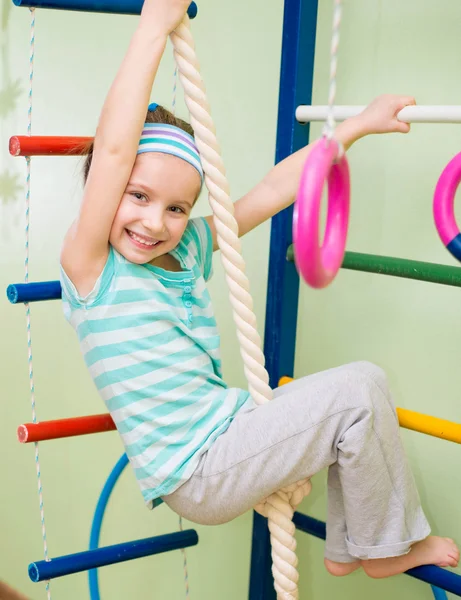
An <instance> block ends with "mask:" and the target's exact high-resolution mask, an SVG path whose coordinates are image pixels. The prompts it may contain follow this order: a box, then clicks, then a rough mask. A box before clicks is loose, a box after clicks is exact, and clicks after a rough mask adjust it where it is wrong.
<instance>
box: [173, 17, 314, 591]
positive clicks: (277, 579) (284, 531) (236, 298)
mask: <svg viewBox="0 0 461 600" xmlns="http://www.w3.org/2000/svg"><path fill="white" fill-rule="evenodd" d="M170 38H171V41H172V43H173V47H174V55H175V59H176V64H177V66H178V70H179V75H180V79H181V83H182V85H183V88H184V92H185V100H186V105H187V108H188V109H189V113H190V117H191V125H192V127H193V129H194V132H195V141H196V144H197V147H198V149H199V152H200V156H201V160H202V165H203V168H204V172H205V183H206V186H207V188H208V192H209V202H210V205H211V208H212V210H213V215H214V224H215V227H216V231H217V240H218V245H219V248H220V250H221V261H222V264H223V267H224V270H225V274H226V280H227V284H228V287H229V296H230V302H231V305H232V312H233V317H234V321H235V324H236V326H237V337H238V339H239V342H240V352H241V355H242V358H243V362H244V371H245V376H246V378H247V380H248V389H249V392H250V394H251V396H252V397H253V399H254V400H255V402H256V403H257V404H259V405H261V404H265V403H266V402H269V401H270V400H271V399H272V390H271V388H270V386H269V377H268V374H267V371H266V369H265V367H264V355H263V352H262V349H261V346H262V344H261V338H260V336H259V334H258V332H257V328H256V317H255V315H254V312H253V300H252V298H251V295H250V291H249V287H250V286H249V281H248V278H247V276H246V275H245V262H244V260H243V258H242V255H241V244H240V240H239V238H238V226H237V222H236V220H235V218H234V207H233V203H232V201H231V200H230V194H229V183H228V181H227V178H226V174H225V169H224V164H223V161H222V158H221V153H220V149H219V145H218V142H217V139H216V133H215V127H214V123H213V120H212V117H211V114H210V107H209V104H208V101H207V98H206V91H205V86H204V83H203V81H202V78H201V76H200V67H199V63H198V60H197V56H196V53H195V47H194V41H193V38H192V34H191V32H190V27H189V18H188V17H187V15H186V16H185V17H184V20H183V21H182V23H181V24H180V25H179V26H178V28H177V29H176V30H175V31H174V32H173V33H172V34H171V36H170ZM309 491H310V482H309V481H308V480H304V481H302V482H299V483H297V484H293V485H292V486H289V487H288V488H285V489H284V490H280V491H279V492H277V493H275V494H272V496H270V497H269V498H267V499H266V500H265V501H264V502H263V503H261V504H260V505H258V506H257V507H256V510H258V511H259V512H261V514H263V515H264V516H266V517H267V518H268V520H269V530H270V533H271V543H272V562H273V566H272V573H273V576H274V587H275V589H276V592H277V597H278V599H279V600H296V599H297V598H298V597H299V595H298V579H299V574H298V571H297V568H296V567H297V557H296V553H295V550H296V540H295V538H294V533H295V526H294V524H293V521H292V518H293V513H294V510H295V508H296V506H297V505H298V504H299V503H300V502H301V500H302V498H304V497H305V496H306V495H307V494H308V493H309Z"/></svg>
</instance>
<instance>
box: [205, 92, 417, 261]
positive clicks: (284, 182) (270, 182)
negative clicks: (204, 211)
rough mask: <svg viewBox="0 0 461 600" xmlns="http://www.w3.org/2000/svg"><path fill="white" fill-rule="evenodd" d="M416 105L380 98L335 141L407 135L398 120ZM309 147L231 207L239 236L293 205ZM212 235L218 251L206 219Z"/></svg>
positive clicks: (339, 129)
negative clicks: (388, 134)
mask: <svg viewBox="0 0 461 600" xmlns="http://www.w3.org/2000/svg"><path fill="white" fill-rule="evenodd" d="M410 104H415V100H414V98H411V97H408V96H391V95H386V96H380V97H378V98H376V99H375V100H374V101H373V102H372V103H371V104H370V105H369V106H368V107H367V108H366V109H365V110H364V111H363V112H362V113H361V114H360V115H358V116H357V117H353V118H351V119H348V120H347V121H344V123H341V124H340V125H338V127H337V128H336V130H335V138H336V139H337V140H338V141H340V142H341V143H342V145H343V146H344V149H345V150H347V149H348V148H350V146H351V145H352V144H353V143H354V142H356V141H357V140H359V139H360V138H361V137H364V136H366V135H368V134H370V133H391V132H401V133H408V131H410V126H409V125H408V123H402V122H401V121H399V120H398V119H397V114H398V113H399V111H400V110H402V108H403V107H404V106H408V105H410ZM310 150H311V144H309V145H308V146H306V147H305V148H302V149H301V150H298V151H297V152H295V153H294V154H292V155H291V156H289V157H288V158H286V159H285V160H283V161H281V162H280V163H278V164H277V165H276V166H275V167H273V168H272V169H271V170H270V171H269V173H268V174H267V175H266V177H265V178H264V179H263V180H262V181H261V183H259V184H258V185H257V186H256V187H254V188H253V189H252V190H251V191H250V192H248V194H246V195H245V196H243V197H242V198H241V199H240V200H237V202H235V204H234V209H235V218H236V220H237V223H238V226H239V235H240V236H242V235H245V234H246V233H248V232H249V231H251V230H252V229H254V228H255V227H257V226H258V225H260V224H261V223H263V222H264V221H266V220H267V219H270V218H271V217H273V216H274V215H275V214H277V213H278V212H280V211H281V210H283V209H284V208H287V206H290V204H292V203H293V202H294V199H295V196H296V192H297V189H298V184H299V180H300V177H301V173H302V169H303V167H304V163H305V162H306V158H307V156H308V154H309V152H310ZM207 221H208V223H209V225H210V228H211V232H212V235H213V242H214V244H213V249H214V250H217V249H218V246H217V242H216V229H215V227H214V223H213V218H212V217H207Z"/></svg>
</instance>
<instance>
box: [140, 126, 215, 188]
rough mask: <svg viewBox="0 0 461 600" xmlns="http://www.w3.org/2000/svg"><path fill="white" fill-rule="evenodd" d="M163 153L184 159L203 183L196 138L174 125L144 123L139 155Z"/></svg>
mask: <svg viewBox="0 0 461 600" xmlns="http://www.w3.org/2000/svg"><path fill="white" fill-rule="evenodd" d="M144 152H161V153H163V154H172V155H173V156H177V157H178V158H182V159H183V160H185V161H186V162H188V163H189V164H190V165H192V166H193V167H194V168H195V169H197V171H198V173H199V175H200V178H201V179H202V181H203V168H202V163H201V162H200V154H199V151H198V149H197V146H196V145H195V141H194V138H193V137H192V136H191V135H189V134H188V133H186V132H185V131H183V130H182V129H180V128H179V127H176V126H174V125H165V124H163V123H144V127H143V130H142V134H141V139H140V140H139V146H138V152H137V154H143V153H144Z"/></svg>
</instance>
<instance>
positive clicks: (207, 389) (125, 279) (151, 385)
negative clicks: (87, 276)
mask: <svg viewBox="0 0 461 600" xmlns="http://www.w3.org/2000/svg"><path fill="white" fill-rule="evenodd" d="M212 251H213V249H212V239H211V233H210V229H209V227H208V224H207V222H206V220H205V219H202V218H199V219H192V220H190V221H189V223H188V225H187V228H186V230H185V232H184V235H183V237H182V239H181V242H180V243H179V245H178V246H177V247H176V248H175V250H174V251H173V252H171V254H172V255H173V256H174V257H175V258H176V259H177V260H178V261H179V263H180V265H181V268H182V269H183V270H182V271H181V272H171V271H165V270H164V269H161V268H159V267H155V266H153V265H150V264H144V265H137V264H134V263H131V262H129V261H128V260H127V259H126V258H124V257H123V256H122V255H121V254H119V253H118V252H117V251H116V250H115V249H114V248H112V247H111V248H110V252H109V256H108V259H107V262H106V265H105V267H104V269H103V272H102V273H101V275H100V277H99V279H98V281H97V282H96V284H95V286H94V288H93V290H92V291H91V292H90V294H88V295H87V296H85V297H84V298H82V297H80V296H79V294H78V293H77V291H76V289H75V287H74V285H73V284H72V282H71V281H70V279H69V278H68V277H67V275H66V274H65V273H64V271H63V269H61V283H62V297H63V303H64V313H65V315H66V318H67V319H68V321H69V322H70V323H71V325H72V326H73V327H74V328H75V330H76V332H77V334H78V338H79V341H80V346H81V349H82V352H83V355H84V359H85V362H86V365H87V367H88V369H89V371H90V373H91V376H92V377H93V380H94V382H95V384H96V387H97V389H98V391H99V394H100V395H101V397H102V398H103V400H104V402H105V404H106V406H107V408H108V410H109V411H110V413H111V415H112V418H113V420H114V422H115V424H116V426H117V430H118V432H119V434H120V436H121V438H122V440H123V444H124V446H125V450H126V453H127V455H128V458H129V460H130V463H131V465H132V467H133V470H134V473H135V475H136V478H137V480H138V483H139V485H140V487H141V490H142V494H143V496H144V500H145V501H146V503H148V505H149V506H152V503H153V501H154V500H155V499H157V498H159V497H160V496H165V495H168V494H171V493H172V492H173V491H174V490H176V489H177V488H178V487H179V486H181V485H182V484H183V483H185V482H186V481H187V480H188V479H189V478H190V476H191V475H192V474H193V472H194V470H195V469H196V467H197V464H198V461H199V458H200V456H201V455H202V454H203V453H204V452H205V451H206V450H208V448H209V447H210V446H211V444H212V443H213V441H214V440H215V439H216V438H217V437H218V436H219V435H220V434H222V433H224V431H225V430H226V429H227V427H228V426H229V424H230V422H231V420H232V418H233V417H234V415H235V414H236V412H237V411H238V410H239V409H240V408H241V407H242V406H243V405H244V404H245V403H246V402H252V400H251V398H250V396H249V394H248V392H246V391H243V390H240V389H236V388H227V386H226V384H225V382H224V381H223V379H222V374H221V360H220V356H219V335H218V331H217V328H216V321H215V318H214V315H213V309H212V305H211V299H210V295H209V293H208V290H207V288H206V284H205V281H207V280H208V279H209V278H210V276H211V272H212V270H211V264H212Z"/></svg>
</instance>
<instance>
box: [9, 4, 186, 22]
mask: <svg viewBox="0 0 461 600" xmlns="http://www.w3.org/2000/svg"><path fill="white" fill-rule="evenodd" d="M13 2H14V4H15V5H16V6H23V7H26V8H53V9H58V10H77V11H84V12H97V13H115V14H119V15H139V14H141V9H142V5H143V4H144V1H143V0H13ZM197 12H198V8H197V4H196V3H195V2H192V3H191V5H190V6H189V8H188V10H187V14H188V15H189V17H190V18H191V19H195V17H196V16H197Z"/></svg>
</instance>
